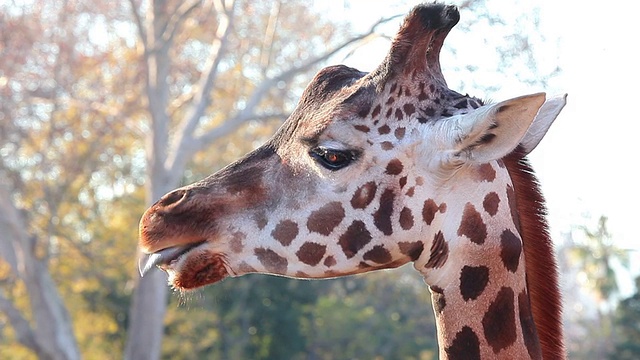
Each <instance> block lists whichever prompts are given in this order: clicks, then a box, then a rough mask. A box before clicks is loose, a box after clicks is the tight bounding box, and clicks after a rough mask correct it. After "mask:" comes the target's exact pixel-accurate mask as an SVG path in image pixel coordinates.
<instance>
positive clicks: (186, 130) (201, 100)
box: [166, 1, 235, 169]
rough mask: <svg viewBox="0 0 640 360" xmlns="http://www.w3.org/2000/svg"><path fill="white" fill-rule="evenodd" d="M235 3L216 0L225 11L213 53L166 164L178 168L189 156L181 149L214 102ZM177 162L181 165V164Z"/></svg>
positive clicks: (218, 10) (216, 3) (218, 6)
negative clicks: (215, 87) (212, 94)
mask: <svg viewBox="0 0 640 360" xmlns="http://www.w3.org/2000/svg"><path fill="white" fill-rule="evenodd" d="M234 5H235V2H234V3H232V4H231V5H230V6H229V8H228V9H227V8H225V5H224V4H222V3H221V2H219V1H216V2H215V6H216V10H217V12H218V13H220V14H224V15H222V16H221V17H220V20H219V24H218V29H217V31H216V37H215V39H214V40H213V42H212V43H211V51H210V56H209V58H208V59H207V63H206V65H205V70H204V71H203V73H202V76H201V78H200V81H199V84H198V86H197V89H198V90H196V93H195V94H194V96H193V103H192V106H191V109H190V111H189V112H188V114H187V115H186V116H185V118H184V120H183V121H182V123H181V124H180V126H179V128H178V132H177V134H176V137H175V140H174V143H173V151H171V154H173V155H174V157H172V158H169V159H168V164H167V165H166V166H167V168H170V169H175V166H176V163H177V162H184V161H185V160H186V158H185V157H183V156H181V155H182V151H181V149H182V148H184V147H185V146H188V145H187V144H188V143H191V142H192V140H193V134H194V131H195V129H196V128H197V126H198V123H199V122H200V119H201V118H202V116H204V113H205V111H206V109H207V107H209V105H210V104H211V90H212V89H213V87H214V85H215V83H216V78H217V76H218V73H219V72H218V68H219V65H220V62H221V61H222V59H223V58H224V56H225V54H226V49H227V46H228V43H229V37H230V35H231V30H232V27H233V15H234V11H235V6H234ZM178 166H181V165H179V164H178Z"/></svg>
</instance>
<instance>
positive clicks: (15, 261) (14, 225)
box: [0, 185, 30, 276]
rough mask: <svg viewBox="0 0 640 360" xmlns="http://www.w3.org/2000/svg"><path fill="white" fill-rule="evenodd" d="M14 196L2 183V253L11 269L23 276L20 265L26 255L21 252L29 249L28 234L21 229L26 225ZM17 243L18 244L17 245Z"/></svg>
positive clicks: (0, 193) (0, 232)
mask: <svg viewBox="0 0 640 360" xmlns="http://www.w3.org/2000/svg"><path fill="white" fill-rule="evenodd" d="M11 200H12V197H11V195H10V193H9V191H8V190H7V189H6V188H5V187H4V186H2V185H0V234H2V235H1V237H0V250H2V251H0V254H2V258H3V259H4V260H5V261H6V262H7V263H9V266H11V270H12V271H13V272H14V273H15V274H17V275H19V276H22V272H21V271H19V270H20V269H19V268H18V267H19V266H24V265H22V264H21V263H22V262H23V261H24V259H21V258H23V257H24V256H20V254H19V252H24V251H29V250H30V249H24V248H26V247H27V246H26V245H27V244H26V242H27V235H26V234H25V232H24V231H22V230H21V229H24V228H25V227H24V226H23V225H22V219H21V218H20V213H19V211H18V209H16V207H15V206H14V205H13V203H12V201H11ZM16 243H17V246H16Z"/></svg>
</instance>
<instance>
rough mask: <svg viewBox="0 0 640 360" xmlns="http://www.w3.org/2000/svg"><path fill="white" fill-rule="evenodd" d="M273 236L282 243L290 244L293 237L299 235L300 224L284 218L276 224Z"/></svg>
mask: <svg viewBox="0 0 640 360" xmlns="http://www.w3.org/2000/svg"><path fill="white" fill-rule="evenodd" d="M271 236H273V238H274V239H276V240H278V241H279V242H280V243H281V244H282V245H284V246H289V244H291V242H292V241H293V239H295V238H296V236H298V224H296V223H295V222H293V221H291V220H283V221H280V222H279V223H278V225H276V228H275V229H273V231H272V232H271Z"/></svg>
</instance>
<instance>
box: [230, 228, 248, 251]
mask: <svg viewBox="0 0 640 360" xmlns="http://www.w3.org/2000/svg"><path fill="white" fill-rule="evenodd" d="M246 238H247V234H245V233H243V232H241V231H236V232H234V233H233V235H232V236H231V240H229V247H231V251H233V252H234V253H236V254H237V253H239V252H242V249H243V248H244V244H243V242H244V240H245V239H246Z"/></svg>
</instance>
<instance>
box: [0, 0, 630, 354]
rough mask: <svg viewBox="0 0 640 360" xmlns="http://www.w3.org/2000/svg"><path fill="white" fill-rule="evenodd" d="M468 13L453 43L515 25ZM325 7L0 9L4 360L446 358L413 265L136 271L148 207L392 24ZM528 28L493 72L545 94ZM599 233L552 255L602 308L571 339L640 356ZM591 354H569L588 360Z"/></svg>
mask: <svg viewBox="0 0 640 360" xmlns="http://www.w3.org/2000/svg"><path fill="white" fill-rule="evenodd" d="M459 6H460V7H461V8H462V10H463V12H464V14H465V15H464V16H465V17H464V18H465V22H466V25H465V26H463V27H462V28H461V31H465V32H468V31H473V29H474V28H473V26H487V24H489V25H490V26H504V24H505V21H504V19H501V18H500V17H497V16H495V15H492V14H491V12H490V11H488V10H487V8H486V6H485V3H484V2H462V3H460V4H459ZM348 7H349V3H348V2H344V3H340V4H336V5H332V11H333V9H335V11H337V12H340V11H342V10H345V9H346V8H348ZM330 15H331V14H327V13H326V11H325V10H324V9H323V8H322V7H320V6H318V4H316V3H314V2H312V1H310V0H309V1H301V0H271V1H260V2H257V1H244V0H236V1H232V0H212V1H205V0H188V1H178V0H149V1H139V0H129V1H124V0H123V1H107V2H95V1H87V0H65V1H52V0H32V1H28V2H25V3H21V2H14V1H10V2H7V3H3V4H0V358H1V359H36V358H39V359H80V358H86V359H102V358H119V357H123V358H127V359H158V358H168V359H201V358H217V359H345V358H349V359H358V358H360V359H372V358H380V359H382V358H385V359H431V358H436V357H437V346H436V335H435V325H434V319H433V315H432V312H431V304H430V297H429V293H428V291H427V289H426V286H425V285H424V283H423V282H422V279H421V278H419V276H418V274H417V273H415V271H413V269H411V268H410V267H405V268H402V269H400V270H396V271H392V272H387V271H382V272H378V273H375V274H369V275H366V276H354V277H349V278H343V279H336V280H331V281H300V280H290V279H284V278H280V277H273V276H263V275H262V276H261V275H250V276H244V277H241V278H237V279H233V280H229V281H224V282H222V283H220V284H217V285H216V286H212V287H208V288H206V289H202V290H199V291H196V292H193V293H189V294H173V293H170V292H169V291H168V288H167V286H166V277H165V275H164V274H163V273H162V272H160V271H154V272H153V274H152V276H147V277H145V278H144V279H143V280H141V279H140V278H139V276H138V274H137V271H136V268H137V265H136V263H135V261H136V256H137V254H136V248H135V244H136V238H137V225H138V220H139V218H140V215H141V214H142V212H143V211H144V209H145V208H146V207H147V205H148V204H150V203H151V202H153V201H154V200H156V199H157V198H159V197H160V196H161V195H162V194H164V193H166V192H167V191H169V190H171V189H173V188H175V187H177V186H179V185H181V184H186V183H191V182H193V181H196V180H198V179H201V178H203V177H204V176H206V175H208V174H210V173H212V172H213V171H215V170H217V169H219V168H221V167H222V166H224V165H226V164H228V163H230V162H231V161H233V160H235V159H237V158H238V157H240V156H241V155H243V154H244V153H246V152H248V151H250V150H251V149H253V148H255V147H256V146H257V145H258V144H260V143H262V142H263V141H265V140H266V139H267V138H268V137H269V136H270V135H271V134H272V133H273V132H274V131H275V129H276V128H277V127H278V126H279V125H280V123H281V122H282V121H283V120H284V119H285V118H286V117H287V116H288V114H289V112H291V110H292V109H293V107H294V106H295V103H296V101H297V98H298V97H299V95H300V93H301V92H302V90H303V88H304V86H305V85H306V83H307V82H308V81H309V79H310V78H311V77H312V76H313V75H314V74H315V72H316V71H317V70H318V69H319V68H321V67H322V66H324V65H326V64H327V63H328V62H331V63H339V62H342V60H344V58H345V57H348V56H349V55H350V54H351V53H352V52H353V51H354V49H356V48H358V47H359V46H362V45H363V44H366V43H368V42H371V41H372V40H373V39H385V36H384V35H383V34H382V33H381V32H380V29H381V28H382V27H383V26H384V25H385V24H387V23H388V22H390V21H392V20H393V21H398V18H397V17H396V16H395V15H394V14H386V17H383V18H372V19H369V20H368V23H367V26H365V27H364V29H359V30H354V29H353V28H352V26H351V25H352V24H351V22H349V21H347V20H339V19H341V17H339V16H338V17H336V16H330ZM400 15H404V14H400ZM336 18H338V20H336ZM359 22H362V20H359ZM469 24H470V25H469ZM461 25H462V24H461ZM531 26H533V27H534V28H535V26H537V22H535V21H534V22H532V25H531ZM396 28H397V25H396V27H395V28H394V29H393V30H395V29H396ZM530 30H531V29H529V28H524V27H522V28H520V29H516V30H514V31H513V32H512V35H511V37H509V38H508V39H506V41H505V43H504V45H503V46H502V47H501V48H500V51H499V59H500V62H499V64H500V65H499V66H498V67H504V68H505V70H504V73H505V74H509V73H510V71H509V69H511V68H513V67H525V68H528V69H529V70H530V72H531V74H528V75H527V76H524V78H523V82H524V83H527V84H534V83H537V84H544V83H545V81H547V80H548V79H549V78H551V77H553V76H554V75H555V74H556V73H557V72H558V71H561V69H556V68H554V69H552V70H550V71H546V70H544V69H542V70H541V69H539V68H538V67H537V62H536V59H535V57H533V56H532V55H531V54H533V52H532V51H531V49H530V48H529V42H528V39H529V36H533V35H532V33H533V32H532V31H530ZM522 54H527V55H526V56H524V55H522ZM456 70H459V71H462V72H468V73H470V74H471V75H470V76H469V77H470V78H472V74H473V72H474V71H475V70H474V69H472V68H457V69H456ZM532 74H537V76H532ZM461 85H462V84H461ZM471 86H472V87H476V86H478V85H476V84H472V85H471ZM485 86H487V87H488V88H492V87H495V84H487V85H485ZM587 225H589V226H591V224H587ZM587 225H585V224H581V225H580V226H582V227H578V228H577V231H583V233H584V234H586V238H585V239H586V240H585V241H580V239H579V238H576V239H575V241H573V238H571V239H570V240H571V241H567V242H566V243H567V244H568V245H567V246H566V248H561V249H560V255H561V256H564V255H566V266H567V268H566V269H573V270H566V269H565V270H566V272H567V273H569V274H578V273H585V274H586V273H588V272H589V271H591V272H592V273H591V274H589V275H587V277H588V278H591V276H592V275H593V277H596V278H598V279H599V280H598V282H591V283H589V285H594V286H595V287H593V286H592V287H591V288H589V291H590V294H591V295H593V296H596V297H597V299H598V301H601V302H607V304H610V305H608V306H604V305H603V306H601V307H598V308H597V310H598V311H597V313H596V314H597V316H595V315H594V316H593V317H592V318H590V319H591V320H589V318H587V319H586V320H583V322H582V323H578V322H571V323H568V333H569V341H574V342H573V343H571V344H574V343H575V344H577V343H578V341H582V340H583V339H584V334H586V333H588V334H590V336H600V337H601V338H603V339H605V340H603V341H604V343H602V342H599V343H598V345H597V346H598V348H597V349H598V351H600V352H599V354H602V355H603V356H606V354H617V355H615V356H619V358H629V359H630V358H634V356H635V357H637V356H640V355H639V354H640V349H638V347H637V346H634V339H637V338H638V334H637V333H638V328H637V325H634V324H638V323H640V313H638V311H637V309H638V306H637V303H638V301H637V300H638V299H637V298H638V295H637V294H635V295H632V296H630V297H628V298H625V299H622V301H621V302H620V304H619V305H618V300H619V299H617V298H615V296H614V295H615V293H616V289H617V283H616V282H615V272H612V271H614V270H612V269H614V268H615V265H614V266H613V267H612V265H611V262H609V260H611V259H622V260H623V262H624V259H625V256H626V255H625V254H626V252H625V250H624V249H619V248H616V247H615V246H612V244H611V243H610V242H607V241H608V240H607V239H609V238H607V236H610V234H609V233H608V232H607V231H606V219H605V220H601V221H600V222H598V227H597V228H596V229H595V230H594V229H591V227H588V226H587ZM594 251H601V252H602V254H605V255H603V256H599V257H593V256H591V255H592V254H593V253H594ZM605 260H606V261H605ZM615 261H616V260H614V263H615ZM603 269H604V270H603ZM571 271H573V273H571ZM596 272H597V274H596ZM574 300H575V299H574ZM634 320H635V322H634ZM594 324H606V325H607V326H608V327H599V328H598V329H601V331H600V330H598V331H595V330H593V326H594ZM612 328H614V329H619V330H618V331H617V332H615V331H612V330H611V329H612ZM585 329H591V330H589V331H592V332H589V331H586V330H585ZM607 329H609V330H607ZM593 331H595V332H593ZM571 344H570V345H571ZM580 344H581V347H576V346H574V347H570V349H572V351H573V352H574V353H575V354H579V355H582V354H589V349H587V348H585V347H584V346H586V343H584V342H581V343H580ZM594 346H596V345H594ZM612 356H614V355H612Z"/></svg>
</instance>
